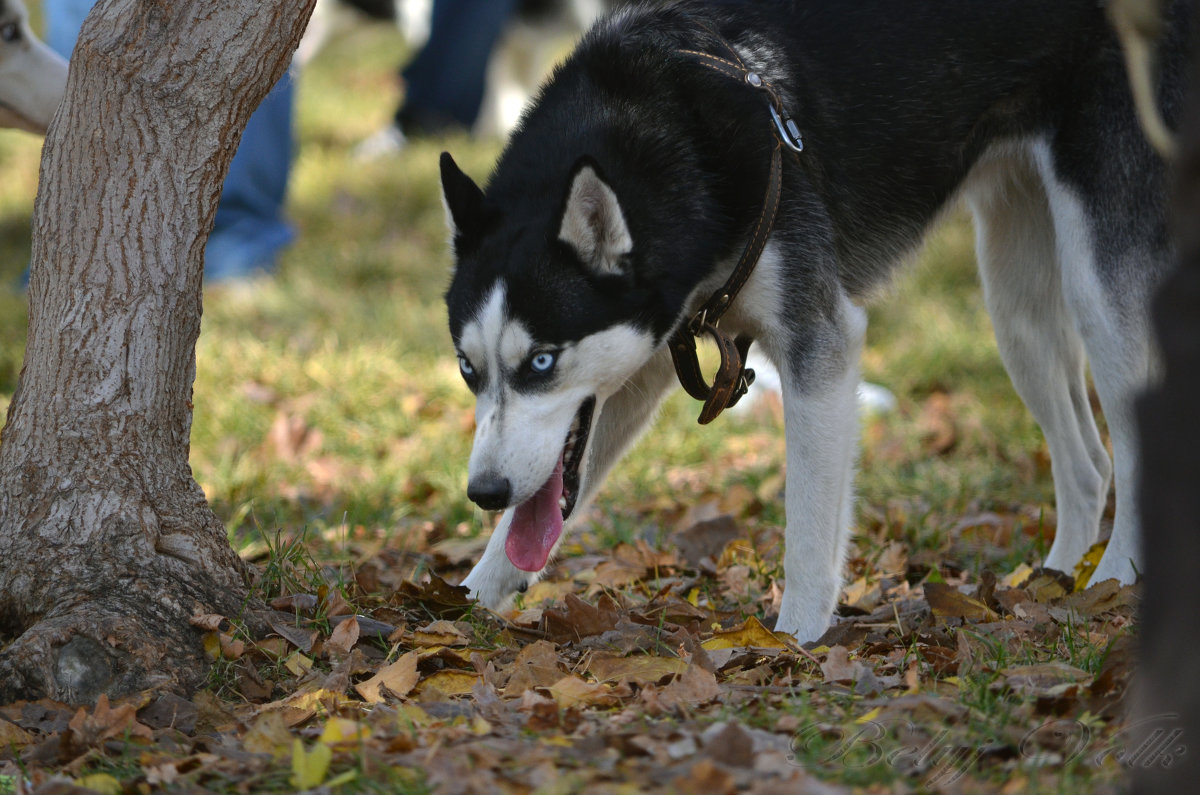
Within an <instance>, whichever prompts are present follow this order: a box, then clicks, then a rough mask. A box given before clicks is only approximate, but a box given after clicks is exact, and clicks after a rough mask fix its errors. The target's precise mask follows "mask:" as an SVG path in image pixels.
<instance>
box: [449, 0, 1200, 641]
mask: <svg viewBox="0 0 1200 795" xmlns="http://www.w3.org/2000/svg"><path fill="white" fill-rule="evenodd" d="M1185 9H1186V4H1185V3H1183V2H1178V3H1175V4H1174V5H1172V6H1171V8H1170V9H1169V11H1168V23H1169V25H1168V27H1169V31H1168V34H1167V36H1166V40H1165V41H1164V42H1163V45H1162V53H1161V63H1162V65H1163V66H1162V70H1161V71H1162V74H1161V91H1160V93H1161V96H1160V102H1161V104H1162V107H1163V110H1164V112H1165V113H1166V116H1167V118H1168V120H1170V119H1173V118H1174V115H1175V109H1176V106H1177V104H1178V97H1179V90H1180V87H1179V83H1180V77H1179V71H1180V69H1181V63H1182V61H1183V60H1184V58H1185V54H1184V52H1183V47H1182V40H1183V39H1184V35H1183V33H1182V31H1184V30H1186V28H1187V25H1188V21H1187V20H1186V19H1185V18H1184V17H1185V15H1186V13H1185ZM717 32H719V34H720V36H721V37H722V38H723V39H724V40H726V41H728V42H730V43H732V45H733V47H734V48H735V49H736V50H737V52H738V53H739V55H740V57H741V58H742V59H743V60H744V61H745V62H746V63H747V64H748V65H749V66H751V67H752V68H753V69H755V70H756V71H757V72H759V73H760V74H761V75H763V76H764V77H766V78H767V79H768V80H769V81H770V82H771V83H773V84H774V85H775V87H776V88H777V89H778V90H779V91H780V93H781V94H782V95H783V98H784V102H785V104H786V106H787V108H788V109H789V110H790V111H791V113H792V114H793V115H794V117H795V119H796V121H797V124H798V125H799V127H800V129H801V131H802V134H803V138H804V141H805V144H806V149H805V151H804V153H803V154H801V155H799V156H798V157H796V158H788V159H787V160H786V162H785V167H784V168H785V171H784V189H783V191H784V194H783V200H782V206H781V209H780V212H779V218H778V222H777V224H776V227H775V230H774V232H773V234H772V236H771V238H770V241H769V243H768V245H767V248H766V251H765V253H764V255H763V257H762V260H761V261H760V263H759V264H758V267H757V269H756V270H755V272H754V275H753V277H752V278H751V279H750V281H749V283H748V284H747V286H746V287H745V289H744V290H743V291H742V292H741V294H740V295H739V296H738V297H737V300H736V301H735V302H734V305H733V308H732V310H731V311H730V312H729V313H728V314H727V315H726V316H725V318H724V319H723V320H722V326H721V327H722V328H723V329H725V330H726V331H728V332H730V333H739V332H740V333H749V334H752V335H753V336H754V338H755V339H756V340H757V344H758V345H759V346H761V349H762V350H763V351H765V353H766V354H767V355H768V356H769V357H770V359H771V360H772V361H773V362H774V363H775V364H776V366H777V367H778V369H779V371H780V372H781V374H782V379H783V389H784V405H785V432H786V441H787V486H786V509H787V530H786V552H785V556H784V572H785V577H786V582H785V590H784V595H783V602H782V609H781V613H780V616H779V621H778V625H777V626H778V628H779V629H781V630H784V631H787V632H790V633H793V634H794V635H795V636H796V637H797V638H798V639H800V640H802V641H809V640H813V639H815V638H817V637H819V636H820V635H821V634H822V633H823V632H824V631H825V629H826V628H827V627H828V625H829V622H830V618H831V615H832V613H833V609H834V607H835V604H836V601H837V596H838V590H839V586H840V582H841V576H842V567H843V561H844V557H845V553H846V548H847V543H848V538H849V532H850V526H851V521H852V502H851V498H852V479H853V469H854V463H855V447H856V438H857V423H856V416H855V388H856V385H857V384H858V358H859V352H860V350H861V347H862V344H863V335H864V332H865V329H866V313H865V311H864V309H863V303H864V302H865V301H866V300H868V299H869V298H870V297H871V296H872V295H873V294H875V293H877V292H878V291H879V290H880V288H881V287H882V286H883V285H886V284H887V281H888V278H889V276H890V275H891V274H892V272H893V271H894V270H895V268H896V266H897V265H898V264H899V263H901V262H902V261H904V260H905V258H906V257H907V256H908V255H910V254H911V253H912V252H913V251H914V250H915V249H916V248H917V247H918V246H919V244H920V243H921V241H922V239H923V236H924V234H925V233H926V232H927V230H928V229H929V228H930V227H931V226H932V225H933V224H934V223H935V222H936V221H937V220H938V219H939V218H940V217H941V216H942V215H943V214H944V213H945V211H946V210H947V208H949V207H951V206H953V204H954V203H955V202H956V200H957V199H959V198H960V197H961V198H965V200H966V202H967V204H968V205H969V206H970V208H971V210H972V212H973V214H974V217H975V222H976V229H977V240H978V243H977V254H978V260H979V269H980V273H981V275H982V281H983V286H984V295H985V299H986V304H987V306H988V309H989V311H990V313H991V316H992V318H993V322H994V325H995V329H996V336H997V340H998V342H999V347H1000V351H1001V354H1002V356H1003V359H1004V362H1005V364H1006V366H1007V368H1008V370H1009V372H1010V374H1011V376H1012V380H1013V382H1014V384H1015V385H1016V387H1017V390H1018V391H1019V393H1020V394H1021V397H1022V398H1023V399H1024V401H1025V403H1026V404H1027V405H1028V406H1029V408H1030V410H1031V411H1032V412H1033V414H1034V416H1035V418H1036V419H1037V421H1038V422H1039V424H1040V425H1041V427H1042V429H1043V430H1044V432H1045V436H1046V439H1047V443H1048V446H1049V449H1050V454H1051V457H1052V461H1053V464H1052V470H1053V475H1054V480H1055V489H1056V501H1057V511H1058V530H1057V535H1056V538H1055V541H1054V544H1053V546H1052V547H1051V549H1050V552H1049V555H1048V556H1047V558H1046V560H1045V561H1044V563H1045V565H1046V566H1049V567H1052V568H1055V569H1060V570H1064V571H1071V570H1072V568H1073V566H1074V565H1075V563H1076V562H1077V561H1078V560H1079V558H1080V556H1081V555H1082V554H1083V553H1084V552H1085V551H1086V550H1087V549H1088V547H1089V546H1090V545H1091V544H1092V543H1093V542H1094V541H1096V540H1097V536H1098V533H1099V523H1100V519H1101V514H1102V512H1103V510H1104V506H1105V502H1106V499H1107V494H1108V490H1109V486H1110V482H1111V481H1112V480H1113V479H1114V477H1115V482H1116V488H1117V491H1118V495H1119V499H1118V501H1117V509H1116V517H1115V521H1114V526H1113V531H1112V537H1111V540H1110V541H1109V545H1108V549H1107V552H1106V553H1105V555H1104V558H1103V560H1102V561H1101V562H1100V565H1099V568H1098V569H1097V570H1096V572H1095V574H1094V575H1093V581H1100V580H1104V579H1107V578H1116V579H1118V580H1120V581H1121V582H1126V583H1127V582H1131V581H1133V580H1134V579H1135V578H1136V576H1137V571H1138V561H1139V559H1140V551H1139V546H1138V545H1139V527H1138V521H1139V520H1138V506H1137V478H1138V472H1139V462H1138V446H1137V440H1136V438H1135V428H1134V421H1133V417H1132V413H1131V401H1132V399H1133V398H1134V397H1135V396H1136V395H1137V394H1138V393H1139V392H1140V391H1141V390H1142V389H1144V388H1145V387H1146V385H1147V384H1148V383H1150V382H1152V381H1153V379H1154V378H1155V373H1156V358H1157V357H1156V352H1155V350H1154V349H1153V344H1152V340H1151V336H1150V329H1149V325H1148V320H1147V300H1148V296H1149V294H1150V293H1151V291H1152V290H1153V289H1154V287H1155V285H1156V284H1157V283H1158V282H1159V280H1160V278H1161V276H1162V274H1163V272H1164V270H1165V269H1166V268H1167V267H1168V264H1169V263H1170V262H1171V259H1172V247H1171V243H1170V239H1169V236H1168V231H1167V227H1166V222H1165V219H1164V214H1163V206H1162V205H1163V197H1164V193H1165V185H1166V180H1167V174H1166V170H1165V167H1164V165H1163V163H1162V162H1161V161H1160V159H1159V158H1158V157H1157V156H1156V155H1155V154H1154V153H1153V152H1152V151H1151V149H1150V148H1149V147H1148V146H1147V144H1146V143H1145V142H1144V140H1143V137H1142V134H1141V132H1140V130H1139V128H1138V122H1137V119H1136V118H1135V114H1134V111H1133V107H1132V103H1131V99H1130V96H1129V91H1128V88H1127V81H1126V78H1125V74H1124V71H1123V68H1122V61H1121V56H1120V53H1119V50H1118V46H1117V43H1116V41H1115V40H1114V38H1113V36H1112V34H1111V33H1110V31H1109V28H1108V26H1107V24H1106V22H1105V19H1104V15H1103V9H1102V7H1101V4H1100V3H1099V2H1097V0H933V1H932V2H931V1H930V0H910V1H909V2H901V1H900V0H856V1H855V2H852V3H830V2H825V1H824V0H807V1H806V0H799V1H797V2H785V1H784V0H764V1H763V2H753V3H731V2H698V1H697V2H689V1H686V0H685V1H684V2H677V3H667V4H665V7H664V6H663V5H657V6H655V7H644V8H639V7H635V8H632V9H626V10H624V11H621V12H618V13H617V14H616V15H614V16H612V17H611V18H608V19H607V20H605V21H602V22H601V23H600V24H598V25H597V26H596V27H595V28H594V29H593V30H592V31H591V32H590V33H589V34H588V35H587V36H586V37H585V39H584V40H583V42H582V43H581V45H580V46H579V48H578V49H577V50H576V52H575V53H574V55H573V56H572V57H571V58H570V59H569V60H568V61H567V62H566V63H565V64H564V65H563V66H562V67H561V68H559V69H558V71H557V72H556V73H555V74H554V76H553V77H552V78H551V80H550V81H549V82H548V83H547V85H546V86H545V87H544V88H543V90H542V92H541V96H540V98H539V99H538V101H537V102H536V103H535V105H534V106H533V107H532V108H531V109H530V110H529V111H528V112H527V113H526V114H525V116H524V118H523V120H522V123H521V125H520V127H519V128H518V130H517V131H516V133H515V134H514V135H513V137H512V139H511V141H510V142H509V144H508V147H507V149H506V150H505V151H504V153H503V155H502V157H501V159H500V161H499V163H498V165H497V167H496V170H495V172H494V173H493V175H492V177H491V179H490V181H489V183H488V185H487V189H486V191H481V190H480V189H479V188H477V187H476V186H475V184H474V183H473V182H472V181H471V180H470V179H469V178H468V177H466V176H465V175H464V174H463V173H462V172H461V171H460V170H459V169H458V168H457V166H455V164H454V162H453V160H451V159H450V157H449V155H443V161H442V179H443V189H444V197H445V201H446V205H447V209H448V215H449V218H450V223H451V230H452V242H453V248H454V253H455V257H456V261H457V264H456V267H455V271H454V276H453V280H452V283H451V286H450V289H449V291H448V293H447V306H448V309H449V318H450V330H451V334H452V336H453V340H454V344H455V346H456V347H457V350H458V354H459V359H460V364H461V366H462V369H463V372H464V376H465V377H466V379H467V381H468V384H469V385H470V386H471V388H472V389H473V390H474V391H475V393H476V394H477V396H478V407H477V411H476V420H477V430H476V434H475V442H474V449H473V451H472V454H471V459H470V465H469V470H470V472H469V482H468V494H469V495H470V496H471V498H472V499H473V500H475V501H476V502H477V503H479V504H480V505H481V506H482V507H484V508H487V509H506V510H505V513H504V516H503V518H502V519H501V521H500V524H499V526H498V528H497V530H496V532H495V534H494V535H493V537H492V539H491V541H490V543H489V544H488V547H487V550H486V551H485V552H484V554H483V557H482V559H481V560H480V561H479V563H478V565H476V567H475V568H474V569H473V570H472V571H471V573H470V575H469V576H468V577H467V578H466V580H465V584H466V585H467V586H469V587H470V589H471V591H472V593H473V594H474V595H476V596H477V597H478V598H479V599H480V600H481V601H482V602H483V603H484V604H486V605H489V606H498V605H501V604H503V603H504V602H505V601H506V600H507V599H508V598H509V597H510V596H511V595H512V594H513V593H514V592H515V591H518V590H522V589H524V588H525V587H526V586H527V585H528V584H529V583H531V582H532V581H533V580H535V579H536V577H537V576H538V574H537V572H536V571H526V570H522V569H520V568H517V566H515V565H514V563H513V562H512V560H510V557H511V556H512V555H513V554H515V556H516V558H517V559H518V560H519V561H521V562H523V563H524V564H525V566H526V567H527V568H529V567H532V566H535V565H536V564H537V562H538V561H539V560H541V557H542V552H544V551H545V550H542V549H541V547H539V544H551V545H552V546H553V545H556V544H557V539H555V538H554V537H553V530H554V527H555V525H554V521H553V519H554V517H553V516H550V517H549V518H546V517H545V516H542V514H538V515H539V516H542V518H541V519H539V520H538V521H540V522H543V524H542V525H537V527H535V531H536V532H535V531H531V530H529V528H527V527H526V528H524V530H519V529H517V528H515V527H514V515H515V514H518V513H520V511H521V510H522V508H521V507H518V506H524V509H528V508H529V506H531V505H534V504H535V503H537V505H538V506H539V510H542V509H543V508H544V506H543V505H541V503H540V502H538V501H539V500H541V501H542V502H544V501H545V498H546V496H547V495H549V496H555V495H556V494H557V493H558V492H557V491H556V489H558V488H559V482H560V480H559V479H560V477H561V483H562V484H563V486H562V487H563V488H564V489H565V490H566V492H567V493H566V494H565V495H564V498H563V500H562V504H563V506H564V512H565V513H566V514H567V518H568V520H569V519H570V517H572V516H575V515H578V514H579V512H580V511H579V508H580V506H581V505H582V504H583V503H585V502H586V501H587V500H588V499H589V498H590V497H591V496H592V495H593V494H594V493H595V492H596V490H597V489H598V488H599V485H600V483H601V482H602V481H603V479H604V477H605V475H606V473H607V472H608V470H609V468H610V467H611V466H612V465H613V464H614V463H615V462H616V461H617V459H618V458H619V457H620V456H621V454H622V453H623V452H624V451H625V450H626V449H627V447H628V446H629V445H630V443H631V442H632V441H633V440H634V439H635V437H636V436H637V435H638V434H639V433H640V432H641V430H642V429H643V427H644V426H645V425H646V424H647V421H648V420H649V419H650V418H651V417H652V416H653V414H654V410H655V407H656V406H657V404H658V403H659V401H660V400H661V399H662V398H663V396H664V395H665V394H666V393H667V392H668V391H669V390H670V389H672V388H673V387H674V385H675V383H676V381H675V375H674V372H673V370H672V366H671V361H670V357H669V355H668V353H667V350H666V348H665V346H664V341H665V340H666V339H667V337H668V336H669V335H670V333H671V332H672V330H673V329H674V328H676V326H678V325H679V324H680V323H681V322H682V321H684V320H685V319H686V318H687V317H688V316H689V314H690V312H691V311H693V310H694V309H695V307H696V306H697V305H698V304H699V303H700V302H702V301H703V300H704V299H705V298H707V296H708V295H709V294H710V293H711V292H712V290H714V289H715V288H716V287H717V286H719V285H720V284H721V283H722V282H723V281H724V280H725V278H726V276H727V275H728V273H729V271H730V269H731V268H732V266H733V262H734V261H735V260H736V258H737V255H738V253H739V252H740V251H741V248H742V247H743V245H744V243H745V240H746V237H747V236H748V234H749V230H750V229H751V227H752V224H753V222H754V221H755V220H756V218H757V214H758V213H759V212H760V209H761V203H762V195H763V189H764V181H765V179H766V169H767V164H768V161H769V151H770V147H771V146H772V144H773V138H772V131H771V127H770V121H769V117H768V111H767V108H766V105H765V103H764V100H763V98H762V97H761V96H760V95H759V94H757V93H756V92H755V91H753V90H751V89H749V88H748V87H747V86H744V85H741V84H739V83H737V82H735V81H734V80H732V79H730V78H729V77H727V76H724V75H721V74H718V73H716V72H714V71H711V70H707V69H705V68H703V67H701V66H699V65H697V64H696V63H695V62H694V61H692V60H689V59H688V58H687V57H685V56H682V55H680V54H679V52H678V51H679V50H683V49H694V50H703V51H706V52H710V53H713V54H717V55H721V54H723V52H724V50H723V44H722V43H721V42H720V41H719V40H718V39H717V37H716V35H715V34H716V33H717ZM1089 364H1090V367H1091V372H1092V376H1093V379H1094V382H1095V386H1096V389H1097V391H1098V393H1099V396H1100V400H1101V403H1102V404H1103V409H1104V412H1105V416H1106V418H1107V421H1108V427H1109V429H1110V433H1111V438H1112V446H1113V454H1114V455H1113V461H1114V462H1115V464H1114V463H1111V462H1110V459H1109V456H1108V453H1107V451H1106V449H1105V446H1104V444H1103V443H1102V441H1101V438H1100V434H1099V433H1098V431H1097V427H1096V423H1095V421H1094V419H1093V416H1092V412H1091V410H1090V408H1089V404H1088V389H1087V381H1086V376H1085V368H1086V367H1087V366H1088V365H1089ZM589 431H590V432H589ZM581 445H584V446H585V450H584V451H583V452H581V451H580V450H579V448H580V446H581ZM564 447H565V448H566V449H564ZM575 460H577V461H578V465H574V464H573V461H575ZM1114 466H1115V469H1114ZM576 479H577V480H578V482H577V483H575V482H574V481H575V480H576ZM525 513H526V514H531V513H536V512H535V511H531V510H526V511H525ZM568 524H569V521H568ZM543 525H544V527H543ZM538 528H543V529H545V531H546V533H545V537H544V538H541V539H540V540H538V538H534V537H533V536H536V534H537V532H541V531H540V530H538ZM522 533H524V534H523V535H522ZM531 534H532V535H531ZM510 535H512V536H513V538H511V539H510V538H509V536H510ZM513 539H515V540H513ZM506 549H507V550H508V554H506ZM514 550H515V553H514ZM542 563H543V565H544V561H542Z"/></svg>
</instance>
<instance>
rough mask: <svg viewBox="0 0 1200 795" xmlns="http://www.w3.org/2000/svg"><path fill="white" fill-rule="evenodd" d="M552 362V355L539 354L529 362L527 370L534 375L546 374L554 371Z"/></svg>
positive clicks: (553, 359)
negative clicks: (531, 371)
mask: <svg viewBox="0 0 1200 795" xmlns="http://www.w3.org/2000/svg"><path fill="white" fill-rule="evenodd" d="M554 361H555V355H554V354H553V353H539V354H538V355H537V356H534V357H533V358H532V359H530V360H529V369H530V370H533V371H534V372H535V373H548V372H550V371H551V370H553V369H554Z"/></svg>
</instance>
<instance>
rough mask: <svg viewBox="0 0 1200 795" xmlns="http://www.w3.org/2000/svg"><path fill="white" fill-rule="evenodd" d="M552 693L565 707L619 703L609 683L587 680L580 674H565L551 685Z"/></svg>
mask: <svg viewBox="0 0 1200 795" xmlns="http://www.w3.org/2000/svg"><path fill="white" fill-rule="evenodd" d="M550 695H552V696H554V700H555V701H557V702H558V706H559V707H561V708H563V709H566V708H567V707H576V706H583V707H590V706H597V705H604V706H613V705H614V704H616V703H618V699H617V698H616V697H615V696H614V695H613V694H612V691H610V690H609V688H608V686H607V685H602V684H599V683H598V682H585V681H584V680H582V679H580V678H579V677H578V676H564V677H563V678H562V679H560V680H558V681H557V682H555V683H554V684H552V685H550Z"/></svg>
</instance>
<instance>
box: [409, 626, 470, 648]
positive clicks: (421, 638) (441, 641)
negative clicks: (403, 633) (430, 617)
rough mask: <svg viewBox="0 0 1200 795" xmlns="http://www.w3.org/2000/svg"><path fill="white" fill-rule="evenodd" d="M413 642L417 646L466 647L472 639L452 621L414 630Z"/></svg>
mask: <svg viewBox="0 0 1200 795" xmlns="http://www.w3.org/2000/svg"><path fill="white" fill-rule="evenodd" d="M412 642H413V644H414V645H416V646H466V645H467V644H469V643H470V642H471V639H470V638H468V637H467V636H466V633H464V632H463V631H462V630H461V629H459V628H458V627H456V626H454V624H453V623H452V622H450V621H434V622H433V623H432V624H430V625H429V626H427V627H421V628H420V629H417V630H413V634H412Z"/></svg>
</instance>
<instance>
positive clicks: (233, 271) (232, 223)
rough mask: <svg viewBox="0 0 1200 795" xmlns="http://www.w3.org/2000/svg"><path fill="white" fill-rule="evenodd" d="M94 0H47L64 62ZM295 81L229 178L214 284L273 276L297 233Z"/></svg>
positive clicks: (215, 246)
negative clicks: (287, 214)
mask: <svg viewBox="0 0 1200 795" xmlns="http://www.w3.org/2000/svg"><path fill="white" fill-rule="evenodd" d="M94 2H95V0H42V12H43V16H44V17H45V20H46V43H47V44H49V45H50V47H51V48H53V49H54V50H55V51H57V52H58V53H59V54H61V55H62V56H63V57H64V58H69V57H70V55H71V50H73V49H74V48H75V39H76V38H77V37H78V35H79V28H80V27H81V26H82V25H83V20H84V18H85V17H86V16H87V15H88V12H89V11H91V9H92V4H93V3H94ZM293 94H294V91H293V81H292V75H291V73H290V71H289V72H288V73H286V74H284V76H283V77H282V78H280V80H279V82H278V83H276V84H275V86H274V88H272V89H271V92H270V93H269V94H268V95H267V97H266V99H264V100H263V101H262V104H261V105H259V106H258V109H257V110H255V111H254V114H253V115H252V116H251V117H250V121H249V123H247V125H246V131H245V132H244V133H243V134H242V141H241V143H240V144H239V145H238V150H237V153H236V154H235V155H234V157H233V162H232V163H231V164H230V166H229V174H228V175H227V176H226V177H225V186H224V188H223V189H222V192H221V201H220V203H219V204H218V205H217V217H216V221H215V223H214V225H213V231H212V234H211V235H210V236H209V238H208V245H207V247H206V248H205V250H204V278H205V281H206V282H209V283H212V282H216V281H220V280H222V279H236V278H238V277H241V276H248V275H252V274H254V273H255V272H269V271H270V270H271V269H272V268H274V266H275V258H276V256H277V255H278V253H279V251H280V250H281V249H282V248H283V247H284V246H286V245H287V244H288V243H290V242H292V240H293V239H294V238H295V232H294V230H293V229H292V227H291V226H290V225H289V224H288V223H287V222H285V221H284V220H283V202H284V196H285V194H286V193H287V181H288V172H289V171H290V169H291V164H292V152H293V148H294V144H293V141H292V104H293Z"/></svg>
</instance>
